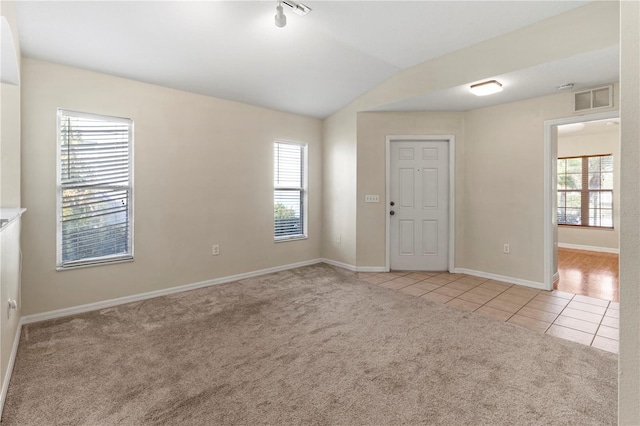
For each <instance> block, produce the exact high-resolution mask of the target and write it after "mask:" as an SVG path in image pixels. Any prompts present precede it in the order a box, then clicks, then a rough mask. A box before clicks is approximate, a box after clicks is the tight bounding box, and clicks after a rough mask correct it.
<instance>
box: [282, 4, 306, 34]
mask: <svg viewBox="0 0 640 426" xmlns="http://www.w3.org/2000/svg"><path fill="white" fill-rule="evenodd" d="M283 3H284V4H286V5H287V6H289V7H290V8H291V9H292V10H293V11H294V12H295V13H296V14H298V15H300V16H304V15H306V14H307V13H309V12H311V8H310V7H309V6H307V5H306V4H302V3H296V2H294V1H291V0H281V1H278V6H277V7H276V16H275V20H276V27H278V28H282V27H284V26H286V25H287V17H286V16H285V14H284V10H282V4H283Z"/></svg>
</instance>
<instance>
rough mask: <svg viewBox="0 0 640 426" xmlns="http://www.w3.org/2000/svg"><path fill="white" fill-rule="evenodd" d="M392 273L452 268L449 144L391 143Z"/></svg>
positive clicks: (432, 142)
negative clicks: (450, 260) (450, 254)
mask: <svg viewBox="0 0 640 426" xmlns="http://www.w3.org/2000/svg"><path fill="white" fill-rule="evenodd" d="M390 155H391V159H390V173H391V178H390V185H391V188H390V195H391V198H390V199H389V200H388V202H389V214H390V215H391V216H390V243H389V244H390V245H389V261H390V266H391V269H394V270H401V271H446V270H447V269H448V265H449V146H448V142H447V141H392V142H391V148H390Z"/></svg>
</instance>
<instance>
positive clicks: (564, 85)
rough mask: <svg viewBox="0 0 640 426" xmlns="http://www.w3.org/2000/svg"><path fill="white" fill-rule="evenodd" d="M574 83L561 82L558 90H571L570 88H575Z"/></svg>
mask: <svg viewBox="0 0 640 426" xmlns="http://www.w3.org/2000/svg"><path fill="white" fill-rule="evenodd" d="M573 86H574V84H573V83H565V84H561V85H560V86H558V90H569V89H573Z"/></svg>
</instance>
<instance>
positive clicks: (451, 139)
mask: <svg viewBox="0 0 640 426" xmlns="http://www.w3.org/2000/svg"><path fill="white" fill-rule="evenodd" d="M408 141H417V142H429V141H445V142H447V144H448V145H449V253H448V265H449V266H448V268H449V272H454V271H455V261H454V260H455V259H454V257H455V252H456V251H455V235H456V232H455V231H456V228H455V226H456V222H455V218H456V214H455V213H456V209H455V206H456V198H455V195H456V181H455V176H456V173H455V171H456V169H455V164H456V156H455V154H456V137H455V136H454V135H388V136H387V140H386V144H385V149H386V154H385V156H386V169H385V180H386V183H385V186H386V188H385V209H384V211H385V215H386V219H385V227H386V237H385V239H386V244H385V246H386V247H385V271H387V272H389V271H390V270H391V260H390V245H391V216H390V215H389V212H390V211H391V206H389V200H390V197H391V144H392V143H393V142H408Z"/></svg>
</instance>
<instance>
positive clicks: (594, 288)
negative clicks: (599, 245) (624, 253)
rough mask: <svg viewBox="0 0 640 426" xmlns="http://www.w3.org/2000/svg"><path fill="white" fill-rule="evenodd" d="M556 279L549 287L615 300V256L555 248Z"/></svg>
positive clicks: (616, 279)
mask: <svg viewBox="0 0 640 426" xmlns="http://www.w3.org/2000/svg"><path fill="white" fill-rule="evenodd" d="M558 272H559V273H560V280H559V281H558V282H556V283H555V284H554V285H553V288H554V289H556V290H560V291H566V292H568V293H575V294H581V295H584V296H589V297H595V298H598V299H604V300H610V301H612V302H618V301H619V299H620V294H619V285H618V255H617V254H614V253H599V252H593V251H585V250H572V249H566V248H558Z"/></svg>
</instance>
